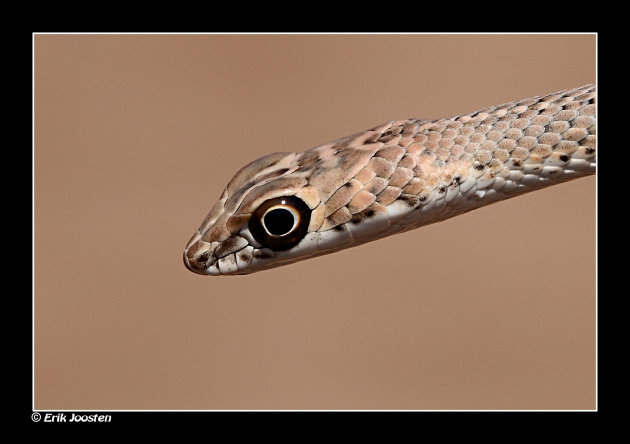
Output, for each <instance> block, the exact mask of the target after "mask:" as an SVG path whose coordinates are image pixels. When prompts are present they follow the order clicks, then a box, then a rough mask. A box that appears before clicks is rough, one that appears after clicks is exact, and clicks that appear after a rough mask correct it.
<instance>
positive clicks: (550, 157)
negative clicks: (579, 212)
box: [184, 85, 597, 275]
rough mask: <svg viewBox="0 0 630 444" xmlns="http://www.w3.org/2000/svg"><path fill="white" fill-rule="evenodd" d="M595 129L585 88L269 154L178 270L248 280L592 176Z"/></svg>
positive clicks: (218, 207) (226, 194) (214, 216)
mask: <svg viewBox="0 0 630 444" xmlns="http://www.w3.org/2000/svg"><path fill="white" fill-rule="evenodd" d="M596 123H597V121H596V87H595V86H594V85H586V86H582V87H580V88H575V89H571V90H565V91H559V92H556V93H553V94H548V95H545V96H538V97H534V98H530V99H525V100H520V101H517V102H510V103H506V104H503V105H499V106H493V107H489V108H485V109H482V110H479V111H476V112H474V113H470V114H464V115H458V116H454V117H451V118H447V119H437V120H423V119H409V120H396V121H390V122H387V123H384V124H382V125H379V126H377V127H374V128H372V129H369V130H367V131H363V132H360V133H357V134H354V135H351V136H348V137H344V138H341V139H338V140H335V141H333V142H330V143H327V144H324V145H320V146H317V147H315V148H312V149H310V150H307V151H304V152H301V153H288V152H285V153H273V154H269V155H267V156H265V157H262V158H260V159H258V160H255V161H253V162H251V163H249V164H248V165H246V166H245V167H243V168H241V169H240V170H239V171H238V172H237V173H236V174H235V175H234V177H233V178H232V180H231V181H230V182H229V183H228V185H227V187H226V188H225V190H224V191H223V194H222V195H221V197H220V199H219V201H218V202H217V203H216V204H215V205H214V207H213V208H212V209H211V211H210V213H209V214H208V215H207V217H206V218H205V219H204V221H203V223H202V224H201V227H200V228H199V229H198V230H197V231H196V232H195V234H194V235H193V237H192V238H191V239H190V241H189V242H188V244H187V246H186V249H185V252H184V262H185V264H186V266H187V267H188V268H189V269H190V270H191V271H193V272H195V273H199V274H207V275H231V274H247V273H252V272H256V271H259V270H264V269H269V268H273V267H277V266H280V265H285V264H289V263H292V262H296V261H299V260H303V259H307V258H310V257H314V256H318V255H321V254H326V253H332V252H335V251H338V250H341V249H345V248H348V247H353V246H356V245H360V244H362V243H365V242H369V241H373V240H376V239H380V238H383V237H385V236H389V235H392V234H395V233H400V232H404V231H407V230H411V229H415V228H418V227H421V226H423V225H427V224H431V223H435V222H439V221H442V220H444V219H447V218H450V217H453V216H457V215H460V214H463V213H466V212H468V211H471V210H474V209H476V208H479V207H482V206H485V205H488V204H491V203H494V202H497V201H500V200H503V199H507V198H510V197H514V196H517V195H520V194H523V193H526V192H530V191H534V190H537V189H540V188H543V187H547V186H550V185H554V184H557V183H561V182H564V181H568V180H572V179H576V178H579V177H583V176H585V175H591V174H594V173H595V169H596V127H597V125H596ZM292 218H293V219H292ZM274 224H277V228H276V225H274ZM285 231H286V233H285Z"/></svg>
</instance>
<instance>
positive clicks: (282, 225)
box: [265, 208, 293, 236]
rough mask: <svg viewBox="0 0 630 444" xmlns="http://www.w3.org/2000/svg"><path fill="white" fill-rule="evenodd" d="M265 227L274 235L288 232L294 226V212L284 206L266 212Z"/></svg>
mask: <svg viewBox="0 0 630 444" xmlns="http://www.w3.org/2000/svg"><path fill="white" fill-rule="evenodd" d="M265 227H266V228H267V231H269V233H271V234H273V235H274V236H282V235H283V234H287V233H288V232H289V231H291V228H293V213H291V212H290V211H289V210H285V209H283V208H276V209H275V210H271V211H269V212H268V213H267V214H265Z"/></svg>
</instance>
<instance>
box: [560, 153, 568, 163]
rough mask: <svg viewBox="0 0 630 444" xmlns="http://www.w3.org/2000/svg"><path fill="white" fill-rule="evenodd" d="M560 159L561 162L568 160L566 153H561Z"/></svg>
mask: <svg viewBox="0 0 630 444" xmlns="http://www.w3.org/2000/svg"><path fill="white" fill-rule="evenodd" d="M560 160H561V161H563V162H568V161H569V156H567V155H566V154H563V155H562V156H560Z"/></svg>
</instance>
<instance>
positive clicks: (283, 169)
mask: <svg viewBox="0 0 630 444" xmlns="http://www.w3.org/2000/svg"><path fill="white" fill-rule="evenodd" d="M287 171H289V169H288V168H281V169H279V170H278V171H276V174H278V176H280V175H282V174H284V173H286V172H287Z"/></svg>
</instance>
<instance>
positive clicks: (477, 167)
mask: <svg viewBox="0 0 630 444" xmlns="http://www.w3.org/2000/svg"><path fill="white" fill-rule="evenodd" d="M484 168H485V166H483V165H482V164H477V165H475V169H476V170H477V171H481V170H483V169H484Z"/></svg>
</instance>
